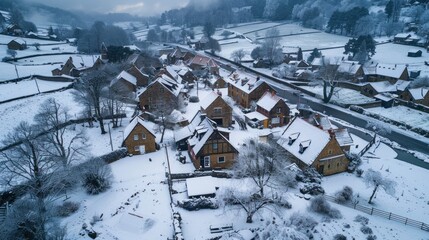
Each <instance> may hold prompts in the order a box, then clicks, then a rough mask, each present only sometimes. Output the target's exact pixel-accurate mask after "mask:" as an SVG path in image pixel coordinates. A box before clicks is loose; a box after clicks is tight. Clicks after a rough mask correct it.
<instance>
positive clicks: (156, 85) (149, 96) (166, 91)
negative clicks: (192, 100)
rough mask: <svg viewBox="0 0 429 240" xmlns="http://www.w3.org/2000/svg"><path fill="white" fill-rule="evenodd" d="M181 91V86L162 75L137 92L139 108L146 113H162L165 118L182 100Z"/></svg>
mask: <svg viewBox="0 0 429 240" xmlns="http://www.w3.org/2000/svg"><path fill="white" fill-rule="evenodd" d="M182 89H183V85H182V84H179V83H177V82H176V81H174V80H173V79H172V78H170V77H168V76H167V75H165V74H162V75H161V76H159V77H157V78H156V79H155V80H154V81H153V82H152V83H150V84H149V85H148V86H147V87H146V88H143V89H141V90H140V91H139V92H138V98H139V101H140V108H141V109H142V110H143V111H148V112H154V111H159V112H161V111H162V112H163V114H165V116H166V115H168V114H170V113H171V111H173V109H175V108H177V107H178V104H179V101H182V100H183V99H182V97H183V96H182V94H181V91H182Z"/></svg>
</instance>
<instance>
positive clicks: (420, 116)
mask: <svg viewBox="0 0 429 240" xmlns="http://www.w3.org/2000/svg"><path fill="white" fill-rule="evenodd" d="M366 111H369V112H372V113H376V114H379V115H381V116H383V117H385V118H388V119H392V120H395V121H398V122H401V123H404V124H407V125H410V126H416V127H419V128H422V129H425V130H426V131H429V114H427V113H425V112H421V111H417V110H414V109H411V108H408V107H405V106H395V107H391V108H383V107H376V108H368V109H366ZM399 116H400V117H399Z"/></svg>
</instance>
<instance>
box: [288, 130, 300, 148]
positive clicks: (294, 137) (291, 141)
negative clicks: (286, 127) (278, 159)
mask: <svg viewBox="0 0 429 240" xmlns="http://www.w3.org/2000/svg"><path fill="white" fill-rule="evenodd" d="M299 134H300V133H299V132H297V133H292V134H291V135H290V136H289V142H288V145H289V146H291V145H292V144H293V143H294V142H295V140H296V139H297V138H298V137H299Z"/></svg>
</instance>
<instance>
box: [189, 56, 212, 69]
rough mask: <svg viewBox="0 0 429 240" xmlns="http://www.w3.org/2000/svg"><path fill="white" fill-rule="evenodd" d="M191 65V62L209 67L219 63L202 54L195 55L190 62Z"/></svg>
mask: <svg viewBox="0 0 429 240" xmlns="http://www.w3.org/2000/svg"><path fill="white" fill-rule="evenodd" d="M188 64H189V65H191V64H196V65H200V66H208V67H219V66H218V65H217V63H216V62H215V61H214V60H213V59H212V58H209V57H205V56H201V55H196V56H195V57H193V58H192V59H191V60H190V61H189V63H188Z"/></svg>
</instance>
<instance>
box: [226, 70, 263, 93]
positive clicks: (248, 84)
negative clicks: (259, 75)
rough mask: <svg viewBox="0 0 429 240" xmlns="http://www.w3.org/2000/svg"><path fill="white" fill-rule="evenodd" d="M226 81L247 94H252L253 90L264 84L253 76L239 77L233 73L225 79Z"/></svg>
mask: <svg viewBox="0 0 429 240" xmlns="http://www.w3.org/2000/svg"><path fill="white" fill-rule="evenodd" d="M226 81H227V82H228V83H229V84H231V85H233V86H234V87H236V88H238V89H240V90H241V91H243V92H245V93H247V94H249V93H251V92H253V90H255V89H257V88H258V87H259V86H260V85H261V84H263V83H265V81H264V80H258V79H256V78H255V77H254V76H251V75H245V76H240V75H239V74H238V73H234V74H233V75H232V76H230V77H228V78H226Z"/></svg>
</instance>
